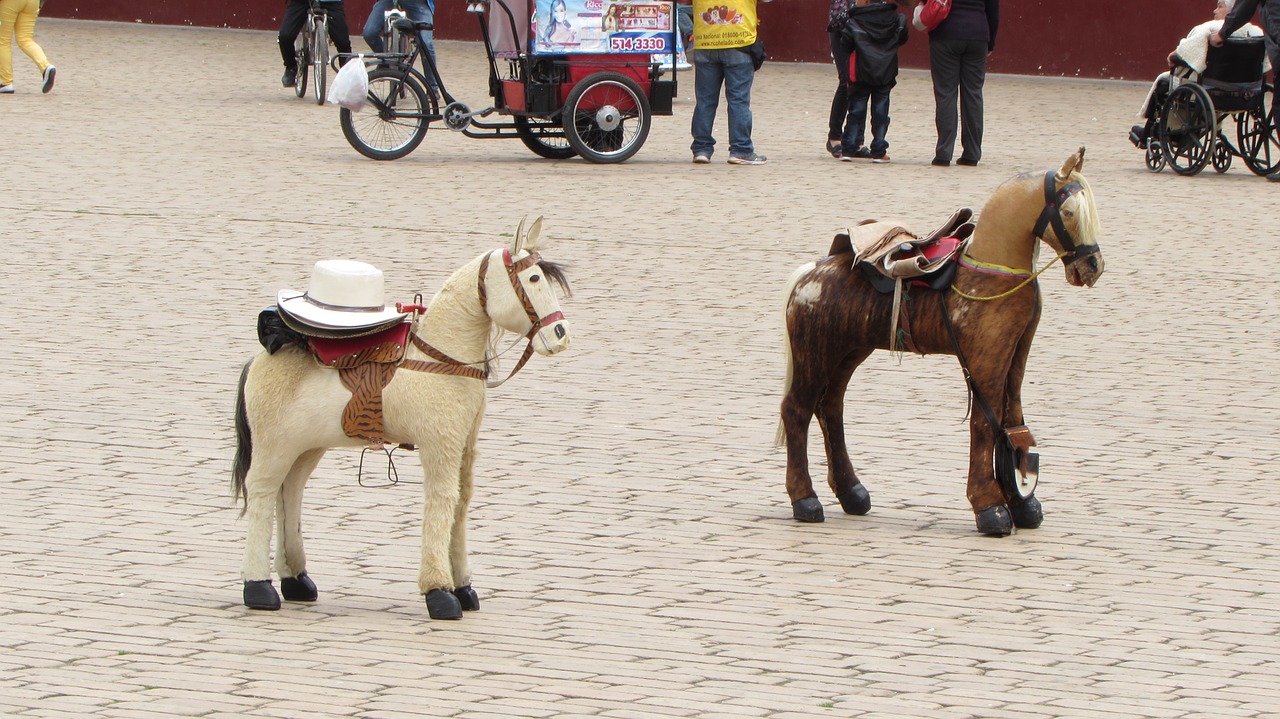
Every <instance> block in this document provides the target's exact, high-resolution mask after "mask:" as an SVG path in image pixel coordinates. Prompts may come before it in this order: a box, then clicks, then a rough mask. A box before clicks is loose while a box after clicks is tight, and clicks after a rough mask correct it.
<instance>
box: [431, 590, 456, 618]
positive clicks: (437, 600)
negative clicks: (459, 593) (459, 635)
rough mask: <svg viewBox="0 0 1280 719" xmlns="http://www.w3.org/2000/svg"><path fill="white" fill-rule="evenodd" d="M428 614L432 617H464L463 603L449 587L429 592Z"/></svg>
mask: <svg viewBox="0 0 1280 719" xmlns="http://www.w3.org/2000/svg"><path fill="white" fill-rule="evenodd" d="M427 614H429V615H430V616H431V618H432V619H462V603H461V602H459V601H458V598H457V597H455V596H453V592H451V591H449V590H448V589H432V590H431V591H429V592H427Z"/></svg>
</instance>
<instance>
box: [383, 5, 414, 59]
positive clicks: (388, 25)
mask: <svg viewBox="0 0 1280 719" xmlns="http://www.w3.org/2000/svg"><path fill="white" fill-rule="evenodd" d="M406 17H407V16H406V15H405V14H404V10H402V9H401V8H400V2H399V0H396V2H395V3H393V4H392V7H391V9H390V10H387V11H385V12H384V13H383V19H382V48H383V51H384V52H389V53H391V54H393V55H404V56H406V57H407V56H408V55H409V37H408V36H407V35H405V33H403V32H401V31H400V30H397V29H396V25H395V22H396V20H401V19H404V18H406Z"/></svg>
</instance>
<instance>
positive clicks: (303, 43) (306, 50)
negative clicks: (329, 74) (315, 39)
mask: <svg viewBox="0 0 1280 719" xmlns="http://www.w3.org/2000/svg"><path fill="white" fill-rule="evenodd" d="M307 40H308V38H307V34H306V33H305V32H300V33H298V39H297V40H294V41H293V61H294V63H295V64H296V65H297V67H298V69H297V71H296V73H295V75H294V77H295V78H296V83H297V84H295V85H294V86H293V94H295V95H297V96H298V97H302V96H303V95H305V94H307V74H308V73H309V72H310V71H311V48H310V47H308V46H307V45H308V43H307Z"/></svg>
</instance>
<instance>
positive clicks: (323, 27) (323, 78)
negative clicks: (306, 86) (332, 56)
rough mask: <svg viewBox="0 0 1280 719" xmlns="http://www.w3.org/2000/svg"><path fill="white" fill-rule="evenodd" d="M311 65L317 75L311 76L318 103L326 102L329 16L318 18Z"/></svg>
mask: <svg viewBox="0 0 1280 719" xmlns="http://www.w3.org/2000/svg"><path fill="white" fill-rule="evenodd" d="M312 40H313V41H314V42H313V45H312V50H311V67H312V68H314V69H315V73H314V74H315V77H313V78H311V82H312V87H314V88H315V96H316V104H317V105H323V104H324V91H325V89H326V88H327V87H328V84H329V72H328V70H329V16H328V15H320V16H319V17H317V18H316V31H315V33H313V34H312Z"/></svg>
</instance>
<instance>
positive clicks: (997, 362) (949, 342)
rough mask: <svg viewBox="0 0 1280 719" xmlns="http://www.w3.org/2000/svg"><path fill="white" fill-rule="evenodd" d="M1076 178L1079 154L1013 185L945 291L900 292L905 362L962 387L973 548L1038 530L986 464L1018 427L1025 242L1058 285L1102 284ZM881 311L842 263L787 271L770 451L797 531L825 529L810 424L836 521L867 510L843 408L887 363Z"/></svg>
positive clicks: (985, 218) (1092, 216) (1033, 292)
mask: <svg viewBox="0 0 1280 719" xmlns="http://www.w3.org/2000/svg"><path fill="white" fill-rule="evenodd" d="M1083 165H1084V148H1083V147H1082V148H1080V150H1079V151H1077V152H1076V153H1074V154H1073V155H1071V157H1069V158H1067V161H1066V162H1065V163H1064V164H1063V165H1062V168H1061V169H1059V170H1057V171H1056V172H1055V171H1053V170H1050V171H1049V172H1047V173H1045V174H1043V175H1042V174H1025V175H1019V176H1017V177H1014V178H1012V179H1010V180H1009V181H1007V182H1005V183H1004V184H1002V185H1001V186H1000V187H999V188H997V189H996V191H995V193H994V194H993V195H992V196H991V198H990V199H989V200H987V203H986V205H985V206H984V207H983V208H982V212H981V214H980V215H979V218H978V223H977V227H976V228H975V229H974V231H973V237H972V239H971V240H970V242H969V244H968V246H967V247H966V248H965V250H964V252H963V254H962V255H961V256H960V258H959V262H958V263H957V264H958V266H957V268H956V270H955V276H954V279H953V281H952V283H951V284H950V286H949V287H948V286H945V285H944V286H943V287H942V289H939V290H934V289H930V288H928V287H920V286H912V287H909V288H907V292H908V293H909V294H910V296H911V301H910V302H909V303H908V302H903V303H902V304H901V309H900V313H901V315H902V318H901V319H900V323H899V327H901V328H902V330H903V331H904V332H903V334H906V333H909V335H908V336H907V339H908V341H909V343H910V344H909V349H911V350H912V351H914V352H917V353H918V354H949V355H955V356H958V357H959V358H960V362H961V366H962V368H964V369H965V374H966V377H967V379H968V380H969V386H970V389H971V391H972V392H973V395H974V406H975V410H974V411H973V413H972V417H971V419H970V425H969V429H970V445H969V483H968V492H967V494H968V497H969V503H970V505H971V506H972V507H973V511H974V515H975V518H976V521H977V525H978V531H980V532H982V533H983V534H989V535H994V536H1005V535H1008V534H1010V533H1012V531H1013V528H1014V527H1015V526H1016V527H1019V528H1027V529H1030V528H1034V527H1038V526H1039V525H1040V522H1041V519H1042V518H1043V513H1042V510H1041V506H1040V502H1039V500H1037V499H1036V497H1035V495H1034V493H1030V494H1028V495H1027V496H1023V494H1022V493H1021V492H1019V491H1017V490H1016V489H1013V488H1011V487H1010V485H1009V483H1008V482H1006V483H1005V484H1004V485H1003V486H1002V483H1001V481H999V480H998V479H997V472H996V468H995V463H994V461H993V454H994V453H995V448H996V446H997V441H998V440H1001V439H1004V440H1005V441H1007V436H1008V435H1005V434H1004V431H1005V428H1017V427H1019V426H1020V425H1022V424H1023V415H1022V400H1021V387H1022V377H1023V374H1024V372H1025V370H1026V362H1027V352H1028V351H1029V350H1030V348H1031V340H1032V337H1033V336H1034V335H1035V331H1036V325H1037V323H1038V322H1039V320H1040V307H1041V298H1040V290H1039V287H1038V285H1037V282H1036V280H1035V275H1033V274H1032V270H1034V268H1035V266H1036V259H1037V254H1038V250H1039V243H1038V242H1037V240H1043V241H1044V242H1045V243H1046V244H1047V245H1049V247H1051V248H1053V250H1054V252H1055V253H1057V254H1058V255H1059V256H1060V257H1061V258H1062V259H1063V264H1064V266H1065V268H1066V276H1067V282H1069V283H1070V284H1072V285H1074V286H1077V287H1080V286H1089V287H1092V286H1093V284H1094V283H1095V282H1097V280H1098V277H1099V276H1101V275H1102V271H1103V262H1102V254H1101V253H1100V252H1099V250H1098V244H1097V235H1098V229H1099V225H1098V219H1097V209H1096V206H1095V204H1094V199H1093V192H1092V190H1090V188H1089V184H1088V182H1086V181H1085V179H1084V177H1083V176H1081V175H1080V171H1081V168H1082V167H1083ZM892 305H893V295H892V294H881V293H880V292H877V291H876V289H875V288H874V287H873V286H872V284H871V282H870V281H869V280H868V278H867V277H866V276H865V275H864V272H863V271H862V269H861V268H859V267H856V266H854V263H853V255H852V253H850V252H844V253H838V254H835V255H834V256H831V257H826V258H824V259H821V260H819V261H817V262H814V263H810V264H807V265H805V266H803V267H801V268H799V269H798V270H796V272H795V274H794V275H793V276H792V278H791V281H790V284H789V285H788V288H787V292H786V309H785V314H786V327H787V379H786V385H785V388H784V394H783V400H782V420H781V424H780V426H779V429H778V442H779V444H781V443H782V441H783V440H784V438H785V441H786V446H787V494H788V495H789V496H790V498H791V506H792V512H793V514H794V516H795V518H796V519H798V520H800V521H802V522H821V521H822V520H823V512H822V502H821V501H819V500H818V498H817V496H816V495H815V494H814V491H813V482H812V480H811V479H810V477H809V460H808V452H807V449H808V448H807V444H808V431H809V421H810V419H811V418H812V417H813V416H814V415H815V414H817V416H818V423H819V425H820V426H821V428H822V432H823V435H824V437H825V439H826V450H827V463H828V475H827V483H828V484H829V485H830V486H831V490H832V491H833V492H834V493H835V495H836V498H837V499H839V500H840V506H841V508H843V509H844V511H845V512H846V513H848V514H866V513H867V512H868V511H869V510H870V509H871V498H870V496H869V495H868V494H867V490H866V489H865V488H864V487H863V486H862V483H861V482H860V481H859V480H858V476H857V474H856V473H855V472H854V470H853V465H852V463H851V462H850V461H849V451H848V448H847V447H846V445H845V437H844V395H845V389H846V386H847V385H848V383H849V378H850V377H851V376H852V375H853V372H854V370H855V369H857V367H858V365H860V364H862V362H863V361H864V360H866V359H867V357H869V356H870V355H871V353H872V352H873V351H875V350H877V349H891V348H890V347H889V338H890V336H891V334H890V326H889V325H890V322H891V321H893V320H892V319H891V317H892V315H893V307H892ZM908 328H909V329H908ZM894 334H895V335H899V332H898V327H895V328H894ZM993 408H994V409H993ZM993 425H998V430H997V427H995V426H993ZM1021 429H1022V432H1024V433H1025V437H1026V438H1028V439H1029V437H1030V433H1029V432H1026V430H1025V428H1021ZM1010 434H1012V433H1010Z"/></svg>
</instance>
